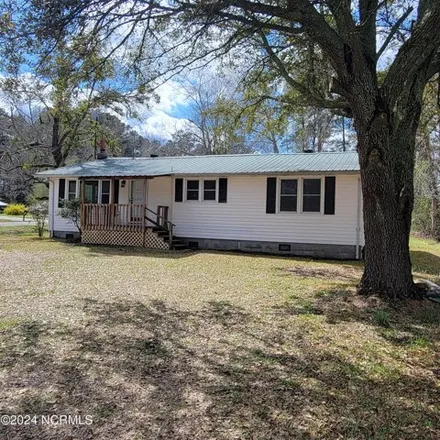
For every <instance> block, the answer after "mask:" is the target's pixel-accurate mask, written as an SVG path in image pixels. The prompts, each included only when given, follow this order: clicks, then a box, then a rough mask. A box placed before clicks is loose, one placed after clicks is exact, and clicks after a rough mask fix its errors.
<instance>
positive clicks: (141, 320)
mask: <svg viewBox="0 0 440 440" xmlns="http://www.w3.org/2000/svg"><path fill="white" fill-rule="evenodd" d="M84 315H85V319H84V321H81V322H80V323H78V324H75V325H74V324H69V325H54V326H51V325H48V324H46V323H42V322H32V323H28V324H23V325H20V326H18V327H16V328H14V329H8V330H7V331H5V332H3V333H2V334H1V335H0V336H1V341H2V342H3V344H2V348H1V356H0V366H1V369H2V376H1V378H2V379H1V381H2V388H1V394H2V396H1V402H2V408H1V409H2V412H3V413H4V414H33V413H35V414H83V415H86V414H89V415H92V416H93V424H92V425H90V426H85V425H82V426H78V425H77V426H72V425H60V426H43V425H41V424H39V425H38V426H6V427H3V433H4V436H5V438H11V439H15V438H17V439H18V438H19V439H60V438H79V439H86V438H93V439H108V438H115V439H116V438H117V439H132V438H146V439H168V440H174V439H179V440H180V439H220V440H221V439H236V438H240V439H255V438H258V439H292V438H296V439H314V438H326V439H332V438H387V437H388V438H430V437H429V436H430V434H431V433H432V432H434V431H433V430H434V429H438V428H439V427H440V425H439V415H438V411H437V410H436V409H435V402H438V401H437V400H436V399H437V398H438V395H437V393H436V390H435V383H434V380H433V379H432V378H430V377H429V376H425V377H420V378H418V377H410V376H407V375H404V374H402V373H400V372H393V374H384V375H382V377H380V378H379V379H377V378H375V377H373V376H371V375H370V374H369V373H368V371H366V370H365V369H363V368H362V366H360V365H355V364H353V363H352V362H350V361H348V360H347V359H345V358H343V357H341V356H339V355H338V354H336V352H333V351H332V352H329V351H328V350H326V349H324V348H319V347H313V346H311V345H310V344H309V343H307V342H306V341H305V340H303V339H302V338H301V337H299V336H298V338H297V340H296V342H295V344H294V347H295V349H292V350H290V351H286V350H284V349H283V346H282V345H281V344H278V343H277V335H278V333H279V332H281V331H283V328H282V326H281V324H280V326H279V325H278V322H277V321H276V320H274V321H273V322H272V323H271V324H270V325H268V323H267V322H264V321H262V320H261V319H260V317H258V316H256V315H253V314H251V313H249V312H246V311H244V310H243V309H240V308H237V307H235V306H233V305H232V304H230V303H228V302H212V303H207V304H206V306H205V307H204V308H202V309H198V310H182V309H178V308H175V307H171V306H169V305H167V304H165V303H164V302H161V301H152V302H150V303H148V304H147V305H146V304H144V303H139V302H129V301H120V302H101V301H95V300H87V301H85V303H84Z"/></svg>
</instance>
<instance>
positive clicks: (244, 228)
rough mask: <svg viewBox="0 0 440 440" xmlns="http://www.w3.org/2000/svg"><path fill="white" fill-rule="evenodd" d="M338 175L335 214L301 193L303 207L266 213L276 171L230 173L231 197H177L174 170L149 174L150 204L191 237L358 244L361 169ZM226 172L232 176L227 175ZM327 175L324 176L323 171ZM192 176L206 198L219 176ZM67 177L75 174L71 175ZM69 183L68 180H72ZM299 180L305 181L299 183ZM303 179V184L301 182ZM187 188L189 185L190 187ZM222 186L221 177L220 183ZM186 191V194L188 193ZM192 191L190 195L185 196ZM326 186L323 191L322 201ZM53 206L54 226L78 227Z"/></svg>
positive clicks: (54, 188)
mask: <svg viewBox="0 0 440 440" xmlns="http://www.w3.org/2000/svg"><path fill="white" fill-rule="evenodd" d="M328 175H331V176H336V198H335V214H334V215H324V214H322V213H320V212H301V211H300V205H301V204H302V203H301V201H300V199H301V198H302V197H301V196H300V194H298V213H294V212H279V208H278V211H277V212H278V213H277V214H266V186H267V177H270V176H228V177H227V178H228V200H227V203H212V202H211V203H207V202H206V203H204V202H203V201H202V202H197V201H192V202H180V203H179V202H174V179H173V178H172V177H169V176H164V177H157V178H154V179H148V180H147V189H148V190H147V203H148V205H147V206H148V207H149V208H150V209H152V210H154V211H157V207H158V206H159V205H164V206H169V207H170V211H169V219H170V220H171V221H172V222H173V223H174V224H175V225H176V229H175V235H176V236H178V237H186V238H213V239H215V238H217V239H231V240H251V241H269V242H270V241H271V242H282V243H286V242H291V243H319V244H340V245H355V244H356V235H357V231H356V228H357V206H358V202H357V192H358V179H359V174H337V173H332V174H330V173H329V174H328ZM224 177H226V176H224ZM312 177H313V176H310V175H309V176H307V175H303V176H283V177H280V178H279V179H298V181H299V180H300V179H302V178H312ZM317 177H324V176H317ZM188 179H189V180H199V181H200V184H199V191H201V194H202V195H201V196H200V197H199V198H201V200H203V190H204V185H203V179H206V180H214V179H216V178H214V177H212V178H211V177H203V176H194V177H189V178H188ZM66 180H71V179H69V177H67V178H66ZM53 181H54V183H53V184H52V185H51V197H52V198H53V200H54V201H55V203H56V201H57V200H58V179H53ZM128 182H129V179H126V185H125V186H124V187H122V183H121V188H120V192H119V197H120V198H119V202H120V203H127V201H128V194H127V188H128V186H129V185H128ZM66 185H67V182H66ZM277 185H278V189H277V207H279V206H280V200H279V197H280V189H279V188H280V187H279V185H280V182H279V180H278V182H277ZM298 185H299V184H298ZM300 186H301V185H299V187H300ZM185 190H186V188H185ZM216 190H217V191H218V182H217V184H216ZM185 196H186V194H185ZM185 198H186V197H184V199H185ZM323 199H324V188H323V187H322V191H321V204H322V200H323ZM50 206H51V208H52V210H53V214H54V215H53V222H52V221H51V228H53V230H55V231H66V232H67V231H69V232H71V231H72V232H73V231H76V228H75V226H74V225H73V224H71V222H69V221H67V220H64V219H62V218H60V217H59V216H57V215H56V213H57V211H58V209H57V208H56V204H55V205H54V206H55V207H54V208H53V207H52V203H51V205H50ZM363 243H364V238H363V225H362V223H361V233H360V244H361V245H363Z"/></svg>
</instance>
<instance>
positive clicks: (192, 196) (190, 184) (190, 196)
mask: <svg viewBox="0 0 440 440" xmlns="http://www.w3.org/2000/svg"><path fill="white" fill-rule="evenodd" d="M186 200H199V181H198V180H188V181H187V182H186Z"/></svg>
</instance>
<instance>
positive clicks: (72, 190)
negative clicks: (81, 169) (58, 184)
mask: <svg viewBox="0 0 440 440" xmlns="http://www.w3.org/2000/svg"><path fill="white" fill-rule="evenodd" d="M74 199H76V180H69V185H68V192H67V200H74Z"/></svg>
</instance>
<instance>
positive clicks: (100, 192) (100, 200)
mask: <svg viewBox="0 0 440 440" xmlns="http://www.w3.org/2000/svg"><path fill="white" fill-rule="evenodd" d="M103 182H108V183H109V185H108V203H102V183H103ZM106 194H107V193H106ZM111 195H112V181H111V179H103V180H100V181H99V184H98V200H99V202H98V203H99V204H101V205H110V204H111V203H112V200H111Z"/></svg>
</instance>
